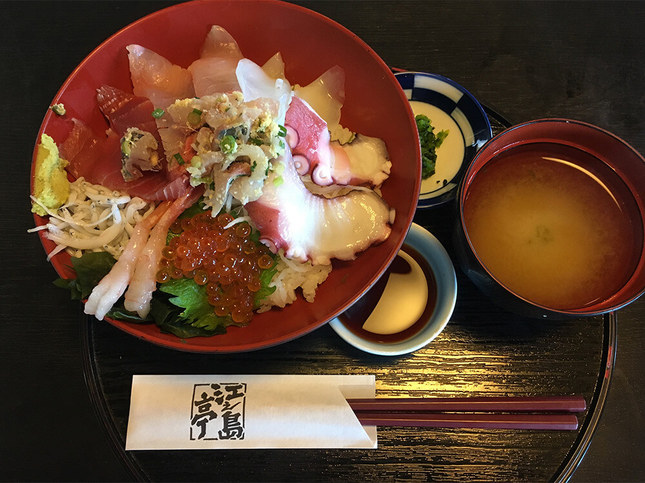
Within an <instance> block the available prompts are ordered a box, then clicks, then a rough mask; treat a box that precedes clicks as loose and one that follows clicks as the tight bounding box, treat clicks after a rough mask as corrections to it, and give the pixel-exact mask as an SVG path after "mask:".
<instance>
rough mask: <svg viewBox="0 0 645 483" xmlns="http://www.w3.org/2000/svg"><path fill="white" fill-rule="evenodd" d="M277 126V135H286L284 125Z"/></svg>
mask: <svg viewBox="0 0 645 483" xmlns="http://www.w3.org/2000/svg"><path fill="white" fill-rule="evenodd" d="M278 127H279V131H278V136H281V137H286V135H287V128H286V127H284V126H278Z"/></svg>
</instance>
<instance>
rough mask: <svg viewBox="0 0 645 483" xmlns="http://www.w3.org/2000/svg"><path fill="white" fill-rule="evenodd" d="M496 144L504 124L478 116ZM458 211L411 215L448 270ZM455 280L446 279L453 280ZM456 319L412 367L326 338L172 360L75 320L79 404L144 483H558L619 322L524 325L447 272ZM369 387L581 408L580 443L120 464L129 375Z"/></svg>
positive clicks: (602, 381) (569, 437)
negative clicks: (345, 377) (325, 377)
mask: <svg viewBox="0 0 645 483" xmlns="http://www.w3.org/2000/svg"><path fill="white" fill-rule="evenodd" d="M486 112H487V114H488V116H489V118H490V120H491V125H492V126H493V132H494V133H498V132H500V131H501V130H503V129H504V128H505V127H507V126H509V125H510V123H509V122H508V121H507V120H505V119H504V118H503V117H502V116H500V115H499V114H497V113H496V112H495V111H494V110H492V109H490V108H486ZM455 218H456V217H455V207H454V206H452V205H451V204H447V205H444V206H441V207H436V208H433V209H430V210H423V211H418V212H417V215H416V216H415V220H414V221H415V222H416V223H418V224H420V225H422V226H424V227H425V228H427V229H428V230H429V231H430V232H432V233H433V234H434V235H435V236H436V237H437V238H438V239H439V240H440V241H441V242H442V244H443V245H444V247H445V248H446V250H447V251H448V253H449V254H450V255H451V256H452V257H453V260H454V256H453V255H454V250H453V247H452V231H453V226H454V220H455ZM456 268H457V267H456ZM456 272H457V283H458V297H457V306H456V308H455V312H454V314H453V317H452V318H451V321H450V323H449V324H448V326H447V327H446V329H445V330H444V331H443V333H442V334H441V335H440V336H439V337H438V338H437V339H435V340H434V341H433V342H432V343H431V344H430V345H428V346H427V347H425V348H424V349H421V350H419V351H417V352H415V353H413V354H409V355H406V356H399V357H382V356H374V355H370V354H366V353H363V352H361V351H359V350H357V349H355V348H353V347H351V346H349V345H347V344H346V343H345V342H344V341H343V340H341V339H340V338H339V337H338V336H337V335H336V334H335V333H334V332H333V330H332V329H331V328H330V327H328V326H323V327H321V328H319V329H317V330H316V331H314V332H312V333H310V334H308V335H306V336H304V337H301V338H299V339H297V340H294V341H291V342H288V343H286V344H283V345H279V346H277V347H271V348H268V349H264V350H260V351H255V352H251V353H242V354H225V355H208V354H192V353H184V352H176V351H172V350H169V349H165V348H162V347H158V346H155V345H152V344H149V343H146V342H143V341H140V340H138V339H136V338H134V337H132V336H130V335H127V334H125V333H123V332H120V331H119V330H117V329H115V328H114V327H112V326H110V325H108V324H107V323H105V322H99V321H96V320H95V319H93V318H92V319H90V318H87V317H86V316H84V315H83V316H82V318H83V319H84V320H83V321H82V322H83V323H81V327H82V329H81V330H82V334H81V335H82V345H83V363H84V373H85V376H86V381H87V385H88V389H89V392H90V397H91V399H92V401H93V403H94V405H95V408H96V410H97V414H98V417H99V418H100V420H101V422H102V423H103V425H104V427H105V429H106V432H107V435H108V436H109V438H110V440H111V441H112V443H113V447H114V449H115V451H116V452H117V454H118V455H119V457H120V459H121V460H122V461H123V462H124V464H125V465H126V467H127V468H128V469H129V470H130V472H131V473H132V477H133V479H137V480H154V481H203V480H209V481H309V480H318V481H321V480H324V481H334V480H337V481H359V480H360V481H393V480H396V481H401V480H444V481H455V480H468V481H477V480H480V481H520V480H521V481H566V480H568V479H569V478H570V477H571V475H572V474H573V472H574V471H575V469H576V467H577V465H578V464H579V463H580V461H581V459H582V458H583V456H584V454H585V452H586V450H587V448H588V446H589V443H590V442H591V438H592V436H593V432H594V430H595V427H596V425H597V422H598V419H599V417H600V413H601V411H602V408H603V404H604V401H605V397H606V394H607V390H608V386H609V382H610V379H611V373H612V368H613V361H614V355H615V350H616V315H615V314H608V315H605V316H596V317H588V318H578V319H570V320H566V321H557V322H556V321H541V320H532V319H524V318H521V317H519V316H517V315H514V314H511V313H508V312H506V311H504V310H502V309H501V308H498V307H497V306H496V305H494V304H493V303H492V302H490V301H489V300H488V299H486V298H485V297H484V296H483V295H482V294H481V293H480V292H479V291H478V289H477V288H476V287H475V286H474V285H473V284H472V283H471V282H470V281H469V280H468V278H466V277H465V276H464V275H463V273H462V272H461V271H460V270H459V269H458V268H457V269H456ZM260 373H263V374H374V375H375V376H376V391H377V395H378V396H381V397H393V396H417V397H419V396H437V397H439V396H467V395H471V396H481V395H500V396H502V395H505V396H526V395H564V394H580V395H583V396H584V397H585V398H586V400H587V404H588V410H587V411H586V412H585V413H583V414H581V415H580V418H579V421H580V427H579V429H578V431H526V430H525V431H519V430H513V431H511V430H481V429H432V428H379V446H378V449H375V450H295V451H294V450H224V451H222V450H216V451H210V450H199V451H197V450H196V451H127V452H126V451H125V449H124V448H125V434H126V428H127V422H128V411H129V402H130V387H131V381H132V375H133V374H260Z"/></svg>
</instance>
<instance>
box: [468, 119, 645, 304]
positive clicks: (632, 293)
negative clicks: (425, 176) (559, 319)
mask: <svg viewBox="0 0 645 483" xmlns="http://www.w3.org/2000/svg"><path fill="white" fill-rule="evenodd" d="M541 135H544V136H543V137H541ZM523 136H527V137H526V138H523ZM491 143H492V145H489V146H488V147H485V149H484V151H483V152H482V153H481V154H479V155H478V156H477V158H476V160H475V161H474V162H473V165H471V168H470V169H469V172H468V177H467V179H466V181H465V184H464V186H463V187H462V193H461V197H460V205H461V221H462V225H463V227H464V232H465V234H466V236H467V240H468V243H469V246H470V247H471V249H472V252H473V254H474V255H475V256H476V258H477V260H478V261H479V262H480V263H481V266H482V267H483V268H484V269H485V270H486V272H488V274H489V275H490V277H492V278H493V279H494V280H495V281H497V283H499V284H500V285H502V286H503V287H505V288H506V289H507V290H508V291H509V292H510V293H512V294H514V295H515V296H516V297H517V298H518V299H521V300H523V301H526V302H528V303H530V304H533V305H535V306H537V307H541V308H543V309H544V310H546V311H550V312H554V313H581V314H585V313H595V312H602V311H606V310H607V309H609V308H611V307H615V306H616V305H621V304H624V303H626V302H628V301H629V300H631V299H633V298H634V297H636V296H638V294H640V293H641V292H642V291H643V286H644V282H643V274H642V271H643V206H642V200H641V199H640V197H639V196H638V193H639V190H640V192H641V193H642V189H643V184H642V181H643V170H644V168H643V165H642V158H640V156H639V155H638V154H637V153H635V152H634V151H633V150H631V149H630V148H629V147H628V146H626V145H624V144H622V143H621V142H620V141H619V140H618V139H617V138H615V137H613V136H611V135H609V134H608V133H606V132H604V131H601V130H599V129H597V128H593V127H591V126H589V125H585V124H582V123H575V122H568V123H567V122H564V121H543V122H536V123H534V124H527V125H523V126H520V127H517V128H514V129H511V130H510V131H507V132H506V133H503V134H501V135H500V137H499V138H498V139H496V140H494V141H492V142H491ZM585 143H589V145H587V144H585ZM492 153H494V154H492ZM475 278H477V277H475ZM502 299H503V297H502Z"/></svg>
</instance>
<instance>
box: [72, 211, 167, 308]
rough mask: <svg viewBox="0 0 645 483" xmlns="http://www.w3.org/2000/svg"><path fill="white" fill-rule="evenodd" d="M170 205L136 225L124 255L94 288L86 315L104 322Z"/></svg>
mask: <svg viewBox="0 0 645 483" xmlns="http://www.w3.org/2000/svg"><path fill="white" fill-rule="evenodd" d="M170 204H171V202H170V201H164V202H163V203H161V204H160V205H159V206H158V207H157V208H156V209H155V210H154V211H153V212H152V213H150V215H148V216H147V217H145V218H144V219H143V220H141V221H140V222H139V223H137V224H136V226H135V227H134V230H133V231H132V235H131V237H130V240H129V241H128V243H127V245H126V246H125V248H124V249H123V253H122V254H121V256H120V257H119V259H118V260H117V262H116V263H115V264H114V266H113V267H112V269H111V270H110V272H109V273H108V274H107V275H106V276H105V277H103V278H102V279H101V281H100V282H99V284H98V285H97V286H96V287H94V289H93V290H92V293H91V294H90V296H89V298H88V299H87V302H85V313H86V314H88V315H94V316H95V317H96V318H97V319H99V320H103V317H105V314H107V313H108V311H109V310H110V309H111V308H112V306H113V305H114V304H115V302H116V301H117V300H118V299H119V297H121V295H123V292H125V289H126V287H127V286H128V283H130V279H131V278H132V274H133V272H134V267H135V263H136V261H137V258H138V257H139V254H140V253H141V251H142V250H143V248H144V246H145V243H146V241H147V240H148V235H149V233H150V230H151V229H152V227H153V226H155V224H156V223H157V222H158V221H159V219H160V218H161V217H162V216H163V214H164V213H165V212H166V211H167V210H168V207H169V206H170Z"/></svg>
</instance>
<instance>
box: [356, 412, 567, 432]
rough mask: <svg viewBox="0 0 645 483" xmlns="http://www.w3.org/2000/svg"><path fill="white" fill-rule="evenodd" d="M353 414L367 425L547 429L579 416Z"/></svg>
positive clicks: (564, 423) (563, 426) (554, 427)
mask: <svg viewBox="0 0 645 483" xmlns="http://www.w3.org/2000/svg"><path fill="white" fill-rule="evenodd" d="M356 416H357V418H358V420H359V421H360V422H361V424H364V425H368V426H415V427H427V428H489V429H546V430H575V429H578V418H577V417H576V415H575V414H495V413H478V414H468V413H466V414H455V413H381V412H372V411H358V412H357V413H356Z"/></svg>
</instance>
